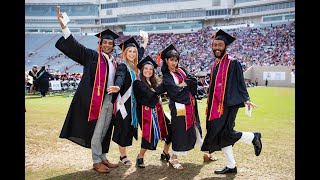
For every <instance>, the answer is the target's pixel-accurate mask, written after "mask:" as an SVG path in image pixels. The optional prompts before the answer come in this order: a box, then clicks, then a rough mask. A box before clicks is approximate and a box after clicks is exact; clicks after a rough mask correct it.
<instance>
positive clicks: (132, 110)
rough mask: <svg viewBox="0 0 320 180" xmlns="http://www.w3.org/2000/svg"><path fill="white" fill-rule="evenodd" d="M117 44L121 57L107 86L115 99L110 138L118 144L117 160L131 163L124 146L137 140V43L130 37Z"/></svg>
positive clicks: (125, 163) (127, 163) (126, 163)
mask: <svg viewBox="0 0 320 180" xmlns="http://www.w3.org/2000/svg"><path fill="white" fill-rule="evenodd" d="M119 46H120V47H122V50H123V51H122V52H123V53H122V54H123V58H122V61H121V63H120V64H119V65H118V67H117V70H116V74H115V79H114V86H110V87H109V88H108V93H114V95H113V96H114V97H113V99H116V101H115V109H114V110H115V126H114V132H113V136H112V140H113V141H114V142H115V143H117V144H118V145H119V152H120V161H119V162H121V163H123V164H124V165H131V164H132V162H131V160H129V159H128V158H127V152H126V147H127V146H131V145H132V140H133V137H134V138H135V139H136V140H138V129H137V128H138V119H137V113H136V99H135V96H134V93H133V88H132V84H133V82H134V80H135V79H136V78H137V73H138V68H137V64H138V48H139V44H138V43H137V41H136V40H135V39H134V38H133V37H131V38H129V39H128V40H126V41H125V42H123V43H121V44H120V45H119Z"/></svg>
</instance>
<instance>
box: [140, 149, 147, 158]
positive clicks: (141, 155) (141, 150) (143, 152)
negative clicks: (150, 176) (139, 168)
mask: <svg viewBox="0 0 320 180" xmlns="http://www.w3.org/2000/svg"><path fill="white" fill-rule="evenodd" d="M146 152H147V149H144V148H141V149H140V153H139V155H138V158H144V154H145V153H146Z"/></svg>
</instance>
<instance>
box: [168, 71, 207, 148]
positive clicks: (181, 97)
mask: <svg viewBox="0 0 320 180" xmlns="http://www.w3.org/2000/svg"><path fill="white" fill-rule="evenodd" d="M183 70H184V69H183ZM184 72H186V71H185V70H184ZM186 74H187V72H186ZM189 77H190V76H189V75H188V74H187V78H188V79H189ZM187 82H188V83H187ZM189 82H190V83H189ZM191 82H192V81H191V80H190V81H186V83H187V85H188V86H186V87H179V86H177V85H176V84H175V82H174V79H173V77H172V75H171V74H170V73H169V72H165V73H163V88H164V89H165V91H166V92H167V93H168V97H169V109H170V114H171V131H172V137H171V139H172V149H173V150H174V151H189V150H191V149H193V148H194V145H195V143H196V140H197V136H196V130H195V128H194V124H192V127H190V128H189V129H188V130H186V128H185V127H186V123H185V116H177V110H176V107H175V102H178V103H181V104H190V103H191V102H190V98H189V92H190V90H193V89H195V86H197V83H196V82H194V83H191ZM194 108H195V117H196V124H197V128H198V130H199V132H200V135H201V134H202V133H201V132H202V131H201V126H200V119H199V114H198V105H197V101H196V100H195V107H194Z"/></svg>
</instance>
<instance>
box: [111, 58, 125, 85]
mask: <svg viewBox="0 0 320 180" xmlns="http://www.w3.org/2000/svg"><path fill="white" fill-rule="evenodd" d="M126 73H127V66H126V65H125V64H123V63H121V64H119V65H118V67H117V70H116V74H115V77H114V85H115V86H119V87H120V88H121V87H122V85H123V84H124V81H125V78H126Z"/></svg>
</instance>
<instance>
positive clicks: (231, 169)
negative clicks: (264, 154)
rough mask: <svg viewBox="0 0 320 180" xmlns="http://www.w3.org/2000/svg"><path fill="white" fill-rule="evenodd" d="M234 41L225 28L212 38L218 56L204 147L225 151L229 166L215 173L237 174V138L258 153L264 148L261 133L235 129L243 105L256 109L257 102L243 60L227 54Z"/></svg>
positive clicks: (213, 74) (211, 80)
mask: <svg viewBox="0 0 320 180" xmlns="http://www.w3.org/2000/svg"><path fill="white" fill-rule="evenodd" d="M234 40H235V38H234V37H232V36H230V35H229V34H227V33H226V32H224V31H222V30H219V31H218V32H217V33H215V35H214V36H213V37H212V49H213V52H214V56H215V58H216V59H215V61H214V62H213V64H212V67H211V77H210V86H209V92H208V94H209V96H208V101H207V110H206V129H207V134H206V136H205V139H204V142H203V145H202V147H201V150H202V151H209V152H210V153H212V152H214V151H218V150H222V152H223V154H224V157H225V160H226V166H225V168H223V169H221V170H216V171H214V173H215V174H225V173H237V167H236V162H235V159H234V157H233V149H232V146H233V145H234V144H235V143H236V142H237V141H241V142H244V143H247V144H253V146H254V150H255V155H256V156H259V155H260V152H261V149H262V143H261V133H259V132H255V133H252V132H239V131H235V130H234V129H233V128H234V126H235V119H236V115H237V112H238V109H239V108H241V107H244V106H247V107H248V108H252V107H253V108H256V105H255V104H254V103H252V102H250V97H249V94H248V91H247V89H246V85H245V81H244V77H243V70H242V67H241V64H240V62H239V61H237V60H233V59H231V58H230V57H229V55H228V54H227V53H226V48H227V47H228V45H230V44H231V43H232V42H233V41H234Z"/></svg>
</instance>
